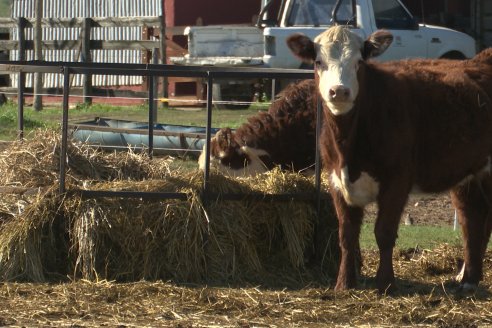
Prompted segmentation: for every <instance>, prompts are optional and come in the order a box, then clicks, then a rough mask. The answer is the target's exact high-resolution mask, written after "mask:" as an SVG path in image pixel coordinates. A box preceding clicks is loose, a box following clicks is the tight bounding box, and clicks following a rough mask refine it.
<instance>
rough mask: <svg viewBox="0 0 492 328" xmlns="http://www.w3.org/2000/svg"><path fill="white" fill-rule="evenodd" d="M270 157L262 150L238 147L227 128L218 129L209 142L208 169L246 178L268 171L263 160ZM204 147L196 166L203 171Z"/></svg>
mask: <svg viewBox="0 0 492 328" xmlns="http://www.w3.org/2000/svg"><path fill="white" fill-rule="evenodd" d="M269 157H270V156H269V155H268V153H267V152H266V151H265V150H263V149H257V148H253V147H248V146H246V145H240V144H239V143H238V142H237V141H236V139H235V137H234V133H233V132H232V130H231V129H229V128H223V129H220V130H219V131H218V132H217V133H216V134H215V136H214V137H213V138H212V139H211V140H210V167H213V168H215V169H217V170H218V171H219V172H221V173H222V174H224V175H228V176H234V177H248V176H254V175H257V174H260V173H264V172H266V171H268V168H267V166H266V165H265V163H264V162H263V160H266V159H268V158H269ZM206 158H207V157H206V156H205V145H204V146H203V151H202V153H201V154H200V157H199V158H198V166H199V168H200V169H201V170H203V171H204V170H205V164H206V163H205V161H206Z"/></svg>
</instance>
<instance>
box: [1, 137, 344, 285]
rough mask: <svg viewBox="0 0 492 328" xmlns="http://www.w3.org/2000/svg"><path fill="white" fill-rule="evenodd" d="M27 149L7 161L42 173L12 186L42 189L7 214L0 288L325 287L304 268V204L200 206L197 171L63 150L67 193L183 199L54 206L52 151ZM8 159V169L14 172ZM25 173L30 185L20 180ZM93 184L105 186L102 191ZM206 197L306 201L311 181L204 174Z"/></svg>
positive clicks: (74, 201)
mask: <svg viewBox="0 0 492 328" xmlns="http://www.w3.org/2000/svg"><path fill="white" fill-rule="evenodd" d="M54 139H56V137H54ZM32 143H33V145H31V144H30V141H26V142H24V145H25V147H24V148H22V147H21V146H20V145H16V146H15V147H18V148H16V149H17V150H16V151H15V152H14V151H12V149H11V150H10V153H9V154H10V157H14V156H15V154H17V156H20V157H23V158H24V159H27V158H30V159H31V161H32V158H36V157H37V156H33V155H32V154H33V153H34V154H36V153H41V154H45V156H46V158H43V160H42V161H43V163H44V164H46V165H40V164H39V163H37V161H34V162H31V163H32V165H33V166H35V168H36V170H39V171H40V170H41V169H44V170H45V172H44V174H43V173H41V172H39V174H34V173H35V172H38V171H36V170H33V169H30V171H29V170H28V169H27V167H23V168H16V167H11V168H10V169H11V170H21V171H24V173H25V174H24V175H20V178H18V179H17V180H18V181H19V184H25V185H27V186H41V185H42V186H43V189H41V192H39V193H36V194H35V196H30V197H31V199H30V200H29V204H27V205H26V207H25V208H24V210H23V211H19V213H14V212H15V211H12V210H8V211H10V212H9V213H11V214H10V215H9V217H8V218H7V219H6V220H5V223H4V224H3V225H2V226H0V277H2V279H3V280H29V281H46V280H51V279H53V278H55V279H60V277H66V276H69V277H71V278H72V279H74V278H83V279H88V280H100V279H107V280H118V281H135V280H141V279H147V280H156V279H163V280H169V279H172V280H175V281H181V282H207V283H237V282H244V281H246V282H254V283H262V284H284V285H285V284H298V283H299V282H301V281H305V280H312V279H315V280H318V281H324V282H326V279H327V278H329V277H326V276H323V277H314V276H313V275H316V274H318V273H319V268H318V267H317V266H313V267H311V266H308V265H306V264H307V259H308V258H309V255H310V253H312V248H313V246H312V245H313V239H314V231H315V226H316V209H315V206H314V204H313V203H312V202H304V201H290V202H266V201H265V202H258V201H252V200H246V199H245V200H240V201H223V200H220V199H218V200H214V201H209V202H207V203H206V204H203V203H202V200H201V197H200V191H201V188H202V183H203V175H202V173H200V172H198V171H192V172H184V171H183V172H181V171H180V172H175V171H171V170H163V171H164V172H162V171H159V170H162V168H160V169H158V168H157V167H158V165H162V163H161V164H156V163H155V162H154V161H151V160H147V159H145V158H143V159H142V157H140V156H142V155H136V154H133V153H131V152H129V153H113V154H110V155H108V154H107V153H102V152H98V151H96V150H92V149H91V150H89V149H88V148H86V147H85V146H84V145H77V147H74V145H73V144H71V146H70V147H71V148H70V149H71V151H70V154H71V155H70V157H69V166H70V165H71V166H70V176H71V177H72V178H71V179H69V180H68V186H69V189H70V188H75V187H79V188H80V187H82V186H83V187H84V188H88V189H91V190H134V191H159V192H183V193H186V194H187V195H188V199H187V200H176V199H169V200H152V201H149V200H141V199H122V198H99V199H82V198H81V196H80V195H77V194H75V195H73V196H71V197H64V195H59V194H57V192H56V190H57V183H56V174H55V173H56V171H57V169H58V168H57V167H56V165H55V164H54V163H56V156H57V151H47V149H46V148H49V147H54V146H53V144H51V145H50V144H49V143H47V144H48V145H47V146H45V148H43V147H42V146H41V145H40V143H39V138H35V139H34V140H33V141H32ZM54 143H56V141H55V142H54ZM55 148H56V147H55ZM33 149H35V150H36V151H33ZM53 149H54V148H52V150H53ZM27 150H29V151H27ZM29 152H30V153H31V154H26V153H29ZM45 152H46V153H45ZM6 157H9V156H5V157H4V158H6ZM10 157H9V161H11V162H15V163H20V162H21V160H19V159H16V158H10ZM70 158H71V160H70ZM129 158H130V160H129ZM74 161H78V162H80V163H84V165H78V164H77V163H75V162H74ZM48 163H51V164H50V165H48ZM70 163H71V164H70ZM121 163H127V164H128V163H132V164H131V165H128V170H127V171H123V170H121V168H119V167H118V165H122V164H121ZM132 165H133V166H135V167H134V168H131V167H130V166H132ZM26 166H27V165H26ZM82 167H90V169H81V168H82ZM122 167H124V165H122ZM0 169H1V167H0ZM97 172H99V173H97ZM101 172H103V173H104V174H101ZM122 172H126V173H124V174H122ZM29 173H30V174H33V175H35V176H34V177H30V176H29ZM51 173H52V174H51ZM6 175H7V176H9V177H10V178H4V180H2V181H4V183H5V181H10V182H12V181H13V180H12V177H14V176H15V175H14V174H12V173H11V172H8V174H6ZM36 176H37V177H40V179H39V180H37V179H36ZM122 177H124V178H122ZM156 177H160V178H156ZM163 177H164V179H163ZM103 178H104V179H111V181H102V179H103ZM9 179H10V180H9ZM135 180H141V181H135ZM50 184H51V185H50ZM210 187H211V188H212V190H211V191H212V192H215V193H218V194H224V193H243V194H251V193H257V192H264V193H269V194H277V193H296V192H300V193H306V192H308V193H313V194H314V193H315V190H314V185H313V182H312V179H307V178H305V177H303V176H301V175H298V174H294V173H285V172H281V171H280V170H274V171H271V172H268V173H266V174H263V175H261V176H257V177H255V178H249V179H233V178H229V177H225V176H221V175H217V174H212V175H211V180H210ZM23 197H24V196H23ZM32 197H34V198H32ZM324 205H325V206H324V207H323V209H324V210H323V214H322V215H323V217H324V218H328V222H329V223H330V229H328V230H327V231H325V235H323V236H322V237H323V238H324V239H325V240H326V241H329V242H328V243H327V252H326V254H328V256H327V257H325V258H324V268H325V270H326V268H328V271H326V272H328V273H329V274H331V275H333V274H334V272H335V271H336V266H337V261H338V258H337V255H338V253H337V251H336V249H337V245H336V219H335V216H334V214H333V209H332V207H331V206H330V204H329V202H327V203H326V204H324ZM1 208H3V207H0V209H1Z"/></svg>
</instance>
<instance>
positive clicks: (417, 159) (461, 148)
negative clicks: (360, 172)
mask: <svg viewBox="0 0 492 328" xmlns="http://www.w3.org/2000/svg"><path fill="white" fill-rule="evenodd" d="M491 61H492V60H491V56H490V55H489V53H488V52H487V53H484V54H479V55H478V56H477V57H476V58H473V59H471V60H466V61H453V60H408V61H403V62H398V63H396V62H394V63H386V64H369V65H367V67H366V70H365V83H364V87H363V88H361V89H363V90H364V91H363V92H361V94H360V99H358V101H359V105H358V106H359V108H361V110H360V111H361V112H360V113H359V115H360V117H359V119H358V120H359V123H358V124H359V128H358V129H359V132H358V133H361V134H365V136H364V137H362V136H361V137H360V138H358V140H359V142H358V144H357V146H356V148H357V149H358V152H359V153H361V154H368V155H367V156H369V157H370V158H369V159H368V160H367V162H368V163H372V164H373V165H374V163H377V166H373V167H370V168H369V169H370V170H372V171H375V172H374V174H375V175H376V176H384V175H385V174H386V172H388V171H392V170H393V171H395V170H396V171H401V172H406V173H407V174H408V175H409V176H411V177H412V180H413V181H414V184H415V185H416V186H415V187H417V188H418V189H420V190H422V191H427V192H435V191H443V190H445V189H448V188H450V187H451V186H453V185H455V184H456V183H459V182H460V181H461V180H462V179H463V177H464V176H468V175H472V174H475V173H476V172H479V171H480V170H482V169H483V168H485V167H486V165H488V163H489V158H490V154H491V152H492V101H491V98H492V66H491V65H490V63H491ZM361 161H362V164H361V165H364V163H363V159H361Z"/></svg>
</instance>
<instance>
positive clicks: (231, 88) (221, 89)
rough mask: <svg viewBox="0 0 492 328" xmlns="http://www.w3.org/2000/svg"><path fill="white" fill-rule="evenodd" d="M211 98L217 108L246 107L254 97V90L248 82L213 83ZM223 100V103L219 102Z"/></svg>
mask: <svg viewBox="0 0 492 328" xmlns="http://www.w3.org/2000/svg"><path fill="white" fill-rule="evenodd" d="M212 92H213V94H212V100H213V101H216V103H214V107H215V108H217V109H247V108H248V107H249V106H250V105H251V102H252V101H253V98H254V91H253V88H252V86H251V85H249V84H228V83H224V82H222V83H221V82H218V83H214V84H213V86H212ZM221 102H223V103H221Z"/></svg>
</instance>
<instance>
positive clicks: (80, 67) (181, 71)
mask: <svg viewBox="0 0 492 328" xmlns="http://www.w3.org/2000/svg"><path fill="white" fill-rule="evenodd" d="M34 72H43V73H60V74H63V102H62V103H63V115H62V130H61V132H62V142H61V152H60V180H59V192H60V193H66V192H69V193H72V192H79V193H80V194H81V196H82V197H86V198H95V197H122V198H150V199H187V197H188V195H187V194H185V193H173V192H168V193H166V192H128V191H92V190H71V191H67V190H66V185H65V178H66V164H67V144H68V116H69V112H68V107H69V106H68V105H69V102H68V101H69V96H70V88H69V86H70V76H71V75H72V74H100V75H134V76H146V77H148V78H149V79H153V78H155V77H161V76H163V77H200V78H204V79H206V80H207V103H206V111H207V121H206V146H205V152H206V157H205V171H204V182H203V192H202V197H203V198H204V199H205V200H207V199H216V198H217V197H219V198H221V199H231V200H239V199H244V198H249V199H255V200H274V199H275V200H278V201H290V200H293V199H297V200H304V201H305V200H312V201H315V202H316V201H317V203H318V211H319V201H320V195H321V192H320V190H321V188H320V185H321V179H320V176H321V170H320V167H321V166H320V158H319V146H318V145H319V142H318V138H319V130H320V129H319V127H320V122H321V110H322V109H321V106H320V105H319V104H318V109H317V113H318V115H317V117H318V123H317V124H318V125H317V140H316V153H317V156H316V163H315V165H316V168H317V169H316V172H315V174H316V177H315V183H316V190H317V195H306V194H295V195H292V194H289V195H287V194H286V195H267V194H264V195H263V194H257V195H237V194H234V195H232V194H231V195H220V196H218V195H216V194H212V193H210V191H209V177H210V139H211V128H212V127H211V124H212V96H213V88H212V87H211V86H212V85H213V80H214V79H216V78H238V79H241V78H269V79H280V78H287V79H313V78H314V74H313V72H312V71H308V70H300V69H269V68H236V67H234V68H232V67H231V68H223V67H204V66H176V65H161V64H149V65H145V64H117V63H115V64H113V63H80V62H36V61H34V62H33V61H29V62H27V61H0V73H17V74H19V82H22V83H20V84H19V90H18V97H19V99H18V103H19V104H18V120H19V124H18V127H19V131H18V133H19V137H20V138H23V127H24V125H23V120H24V117H23V113H24V108H23V106H24V99H23V98H24V91H25V84H24V81H25V79H24V76H25V74H26V73H34ZM150 85H151V84H150ZM154 97H155V94H154V92H153V88H152V87H149V92H148V103H149V130H148V136H149V149H148V151H149V156H152V150H153V134H154V132H153V125H154V122H153V115H152V109H153V108H152V107H153V105H152V104H154V100H155V99H154Z"/></svg>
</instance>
